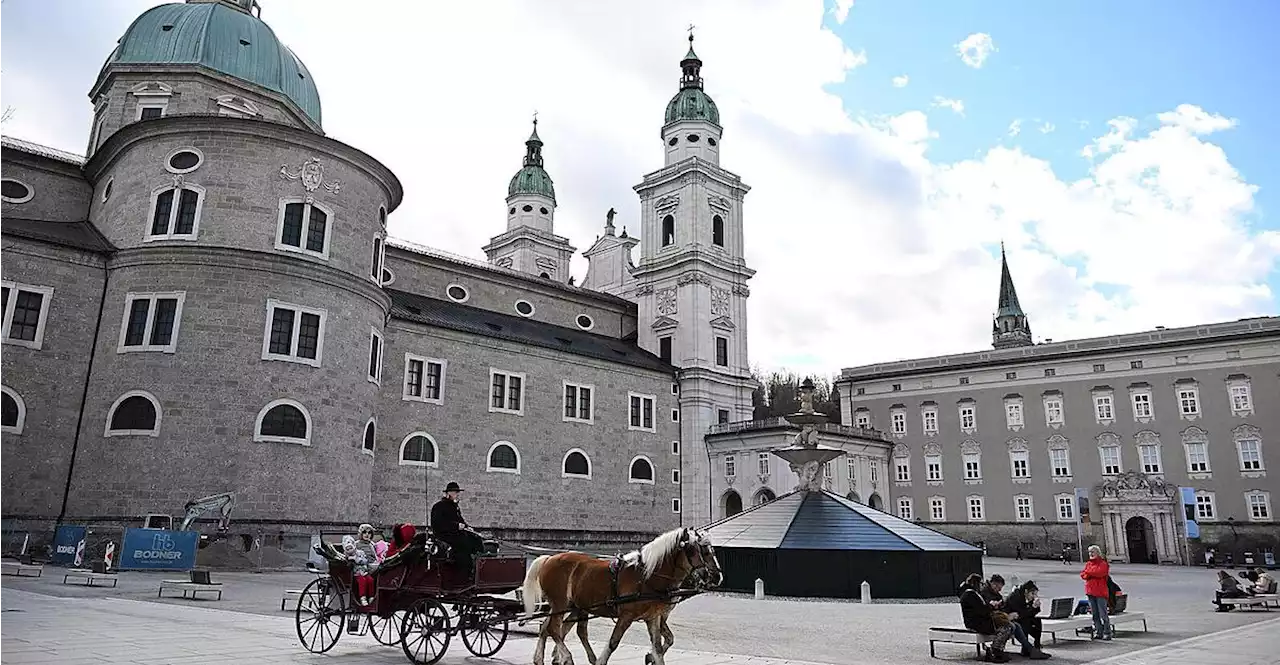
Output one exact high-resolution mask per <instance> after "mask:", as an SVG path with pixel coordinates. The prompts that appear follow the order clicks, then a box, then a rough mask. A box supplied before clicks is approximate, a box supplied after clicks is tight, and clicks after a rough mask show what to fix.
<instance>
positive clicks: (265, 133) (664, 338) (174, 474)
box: [2, 0, 754, 546]
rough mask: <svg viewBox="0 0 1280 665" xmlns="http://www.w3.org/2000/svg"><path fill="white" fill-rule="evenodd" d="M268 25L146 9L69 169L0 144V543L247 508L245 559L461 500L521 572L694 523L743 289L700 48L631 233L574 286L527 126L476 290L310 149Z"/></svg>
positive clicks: (739, 336) (230, 9)
mask: <svg viewBox="0 0 1280 665" xmlns="http://www.w3.org/2000/svg"><path fill="white" fill-rule="evenodd" d="M259 14H260V9H259V8H258V5H257V2H254V0H187V2H185V3H183V2H176V3H171V4H166V5H160V6H157V7H154V8H152V9H150V10H148V11H147V12H145V13H144V14H142V15H141V16H140V17H139V18H138V19H137V20H136V21H135V22H134V23H133V24H132V25H131V26H130V27H129V29H128V31H127V32H126V33H125V34H124V36H123V37H122V38H121V40H120V42H119V45H118V47H117V48H116V50H115V51H114V52H113V53H111V54H110V56H109V57H108V59H107V62H106V64H105V65H104V66H103V68H102V70H101V72H100V74H99V75H98V78H97V80H96V82H95V84H94V85H93V88H92V89H91V90H90V91H89V98H90V100H91V102H92V103H93V106H94V118H93V123H92V126H91V127H90V128H89V141H88V145H87V148H86V156H84V157H81V156H79V155H74V154H69V153H66V152H62V151H60V150H55V149H51V148H47V147H44V146H39V145H35V144H32V143H29V142H26V141H22V140H20V139H16V138H10V137H5V139H4V143H3V153H2V157H3V169H4V170H3V227H2V231H3V253H4V276H3V280H4V282H3V293H4V318H3V331H2V333H3V342H4V347H3V349H4V353H3V438H4V446H3V504H4V518H5V520H6V529H7V530H8V531H11V530H25V531H29V532H32V533H36V534H39V533H45V532H48V531H49V530H50V528H51V526H52V525H53V524H54V523H56V522H66V523H73V524H76V523H79V524H84V523H89V524H116V525H126V524H127V525H131V526H138V525H139V523H140V521H141V520H142V518H143V516H144V515H148V514H168V515H174V516H180V515H181V514H182V511H183V506H184V504H185V503H186V502H187V501H189V500H191V499H193V498H196V497H200V496H204V495H210V494H215V493H220V492H227V491H234V492H235V493H236V506H235V512H234V514H233V515H232V524H233V531H238V532H251V531H253V530H255V529H256V530H257V531H258V533H260V534H263V535H267V534H279V537H280V538H281V539H284V538H286V537H294V536H289V534H294V535H295V536H297V537H300V536H302V535H304V534H309V533H314V532H316V531H317V530H320V529H326V528H334V529H345V528H349V527H350V525H353V524H355V523H359V522H362V521H371V522H374V523H381V524H389V523H392V522H399V521H417V522H419V523H421V522H423V521H425V519H426V514H427V507H428V506H429V505H430V502H432V501H434V500H435V498H436V497H437V496H438V494H439V491H440V490H441V488H443V486H444V484H445V483H446V482H448V481H450V480H456V481H458V482H459V483H461V484H462V486H463V487H464V488H466V489H467V490H468V495H467V498H468V501H467V502H466V504H465V506H464V509H465V511H466V514H467V516H468V518H469V520H470V521H472V523H474V524H475V525H477V526H478V527H480V528H483V529H488V530H491V531H492V532H494V533H496V534H497V535H499V536H500V537H507V538H515V539H522V540H526V541H529V542H543V543H566V542H571V543H597V544H604V543H615V542H616V543H626V544H628V546H629V545H630V544H632V543H635V542H637V541H644V540H647V539H648V538H650V537H651V536H652V535H653V534H655V533H657V532H660V531H663V530H666V529H669V528H672V527H674V526H676V525H678V524H681V523H685V524H703V523H706V522H708V521H710V517H711V515H710V495H709V492H708V489H707V488H708V487H709V474H710V464H709V460H708V456H707V452H706V448H705V443H704V442H703V438H702V435H703V433H705V432H706V431H707V430H708V429H709V427H710V425H711V424H712V423H715V422H726V421H730V420H743V419H747V418H749V414H750V412H751V407H752V403H751V390H752V388H753V387H754V383H753V382H752V381H751V379H750V378H749V374H750V373H749V369H748V362H747V346H746V326H747V321H746V305H745V303H746V298H747V296H748V290H747V287H746V281H747V279H749V278H750V277H751V275H752V274H753V271H751V270H750V269H748V268H747V267H746V265H745V262H744V260H743V244H744V241H743V236H742V202H743V197H744V195H745V194H746V192H747V190H748V188H747V186H746V185H744V184H743V183H742V182H741V180H740V179H739V178H738V177H737V176H736V175H734V174H732V173H730V172H728V171H726V170H724V169H723V168H721V167H720V166H719V140H720V138H721V135H722V132H723V130H722V128H721V126H720V124H719V112H718V110H717V109H716V106H715V103H714V102H713V101H712V100H711V98H710V97H709V96H708V95H707V94H706V93H705V92H704V90H703V84H702V78H701V74H700V69H701V64H702V63H701V61H700V60H699V58H698V57H697V55H695V54H694V52H693V49H692V41H691V43H690V49H689V51H688V54H687V55H686V56H685V58H684V59H683V60H682V61H681V63H680V66H681V70H682V76H681V79H680V84H679V85H680V87H679V90H678V92H677V93H676V95H675V97H674V98H673V99H672V100H671V102H670V104H669V105H668V107H667V109H666V115H665V119H664V123H663V126H662V140H663V147H664V154H665V164H664V165H663V166H662V168H660V169H659V170H657V171H654V172H653V173H650V174H649V175H647V176H645V177H644V178H643V182H642V183H641V184H639V185H637V186H636V188H635V189H636V192H637V194H638V195H639V198H640V204H641V219H640V223H639V228H640V229H641V235H640V237H639V238H633V237H629V236H628V235H627V234H626V232H625V231H624V232H623V233H622V234H620V235H619V234H617V233H616V231H615V227H614V225H613V213H612V211H611V213H610V215H609V223H608V224H607V225H606V227H605V232H604V234H603V235H602V236H600V237H599V239H598V240H597V241H596V242H595V244H594V245H593V246H592V247H591V248H590V249H588V250H587V251H586V252H585V253H584V254H585V256H586V257H587V258H588V260H589V266H590V267H589V270H588V273H587V275H586V277H585V279H584V280H583V284H582V285H581V286H576V285H574V284H573V279H572V278H571V277H570V276H569V260H570V257H571V256H572V254H573V252H574V251H575V250H574V248H573V247H572V246H571V245H570V241H569V240H568V239H567V238H564V237H562V236H558V235H556V234H555V231H554V218H555V209H556V192H555V189H554V185H553V182H552V179H551V177H550V176H549V175H548V172H547V169H546V168H545V165H544V158H543V154H542V149H543V142H542V139H541V138H540V137H539V136H538V134H537V131H536V124H535V128H534V132H533V134H532V136H530V137H529V139H528V140H527V141H526V143H525V155H524V159H523V165H522V167H521V168H520V170H519V171H518V172H517V173H516V175H515V177H513V178H512V180H511V183H510V186H509V189H508V194H509V195H508V197H507V199H506V204H505V205H504V206H503V208H502V209H503V210H505V212H506V230H505V231H504V232H502V233H501V234H499V235H497V236H495V237H494V238H493V239H492V241H491V242H490V243H489V244H488V245H487V246H486V247H484V252H485V254H486V256H487V258H488V261H487V262H486V261H479V260H471V259H465V258H461V257H456V256H452V255H449V254H446V253H443V252H439V251H436V250H432V249H429V248H425V247H420V246H416V245H412V244H409V243H405V242H400V241H397V240H394V239H391V238H389V237H388V235H387V218H388V216H389V215H391V214H393V213H394V211H395V210H396V207H397V206H398V205H399V204H400V202H401V199H402V196H403V195H404V191H403V190H402V185H401V182H400V180H399V179H397V177H396V176H395V175H394V174H393V173H391V172H390V171H389V170H388V169H387V168H386V167H385V166H383V165H382V164H381V163H379V162H378V161H377V160H376V159H375V158H373V157H372V156H370V155H368V154H366V153H364V152H361V151H360V150H358V149H356V148H354V147H351V146H348V145H345V144H343V143H340V142H338V141H335V140H333V139H330V138H327V137H326V136H325V134H324V131H323V129H322V126H321V112H320V99H319V96H318V94H317V92H316V87H315V84H314V83H313V82H312V80H311V75H310V72H308V70H307V69H306V67H305V66H304V65H303V64H302V61H301V60H299V59H298V58H297V57H296V56H295V55H294V54H293V52H292V51H290V50H289V49H288V48H286V47H285V46H284V45H283V44H280V43H279V42H278V41H277V40H276V38H275V36H274V34H273V33H272V31H271V29H270V28H269V27H268V26H267V25H266V24H265V23H263V22H262V21H261V19H260V16H259ZM691 39H692V38H691ZM495 203H497V202H495ZM495 208H496V206H495ZM637 244H640V245H641V251H640V260H639V262H638V263H635V262H633V259H632V248H634V247H635V245H637Z"/></svg>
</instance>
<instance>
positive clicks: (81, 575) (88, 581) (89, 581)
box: [62, 568, 120, 588]
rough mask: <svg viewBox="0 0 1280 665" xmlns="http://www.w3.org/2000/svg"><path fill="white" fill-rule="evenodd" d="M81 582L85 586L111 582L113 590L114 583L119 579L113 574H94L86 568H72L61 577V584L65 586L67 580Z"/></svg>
mask: <svg viewBox="0 0 1280 665" xmlns="http://www.w3.org/2000/svg"><path fill="white" fill-rule="evenodd" d="M71 579H77V580H83V581H84V585H85V586H98V585H97V584H95V582H105V581H107V580H111V586H112V588H115V586H116V582H118V581H120V577H119V576H118V575H116V574H115V573H96V572H94V571H92V570H89V569H88V568H72V569H70V570H68V571H67V574H65V575H63V576H62V583H63V584H66V583H67V581H68V580H71Z"/></svg>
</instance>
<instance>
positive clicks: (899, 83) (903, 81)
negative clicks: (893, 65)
mask: <svg viewBox="0 0 1280 665" xmlns="http://www.w3.org/2000/svg"><path fill="white" fill-rule="evenodd" d="M910 82H911V77H909V76H907V75H906V74H903V75H902V76H895V77H893V87H895V88H905V87H907V83H910Z"/></svg>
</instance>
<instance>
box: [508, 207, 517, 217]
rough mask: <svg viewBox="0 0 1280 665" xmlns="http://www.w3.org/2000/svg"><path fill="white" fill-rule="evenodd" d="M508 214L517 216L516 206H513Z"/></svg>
mask: <svg viewBox="0 0 1280 665" xmlns="http://www.w3.org/2000/svg"><path fill="white" fill-rule="evenodd" d="M507 214H508V215H514V214H516V207H515V206H511V209H510V210H508V211H507Z"/></svg>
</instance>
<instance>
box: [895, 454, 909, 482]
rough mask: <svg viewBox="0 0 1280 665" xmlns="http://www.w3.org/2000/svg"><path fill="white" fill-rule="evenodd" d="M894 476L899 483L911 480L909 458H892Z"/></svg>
mask: <svg viewBox="0 0 1280 665" xmlns="http://www.w3.org/2000/svg"><path fill="white" fill-rule="evenodd" d="M893 473H894V478H895V479H896V480H897V481H898V482H900V483H909V482H911V460H910V459H908V458H906V457H899V458H896V459H894V460H893Z"/></svg>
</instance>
